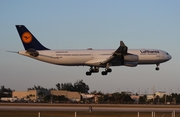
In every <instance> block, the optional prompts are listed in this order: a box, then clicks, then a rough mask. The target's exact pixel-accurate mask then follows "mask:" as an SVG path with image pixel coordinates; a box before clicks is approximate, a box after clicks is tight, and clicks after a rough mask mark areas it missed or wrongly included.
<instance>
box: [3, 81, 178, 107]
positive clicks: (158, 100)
mask: <svg viewBox="0 0 180 117" xmlns="http://www.w3.org/2000/svg"><path fill="white" fill-rule="evenodd" d="M55 86H56V88H50V89H48V88H44V87H42V86H36V85H34V86H33V87H31V88H28V89H27V90H67V91H71V92H79V93H85V94H93V95H95V96H96V97H97V102H98V103H102V104H103V103H104V104H107V103H108V104H134V103H138V104H167V103H168V104H180V94H177V93H172V94H171V95H164V96H163V97H159V96H155V94H154V98H153V99H147V95H143V96H142V95H140V96H139V100H138V101H137V100H133V99H132V98H131V95H130V94H126V93H125V92H121V93H120V92H115V93H112V94H107V93H102V92H101V91H93V92H91V93H89V89H90V88H89V86H88V85H87V84H86V83H85V82H84V81H83V80H77V81H76V82H75V83H74V84H72V83H57V84H56V85H55ZM13 91H15V90H12V89H10V88H5V86H1V87H0V98H1V97H12V92H13ZM38 95H39V97H40V98H41V99H42V100H44V101H45V102H49V101H50V100H51V99H52V98H53V100H55V101H59V102H60V101H68V99H67V98H66V97H64V96H51V95H45V94H44V93H43V92H41V91H40V92H39V93H38ZM135 95H136V96H138V94H135ZM94 98H95V97H92V98H89V99H83V98H82V102H83V103H95V101H94ZM97 102H96V103H97Z"/></svg>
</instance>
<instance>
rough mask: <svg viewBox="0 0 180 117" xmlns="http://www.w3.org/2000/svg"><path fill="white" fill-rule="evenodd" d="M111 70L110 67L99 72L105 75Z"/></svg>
mask: <svg viewBox="0 0 180 117" xmlns="http://www.w3.org/2000/svg"><path fill="white" fill-rule="evenodd" d="M110 72H112V69H111V68H108V69H106V70H105V71H102V72H101V74H102V75H107V74H108V73H110Z"/></svg>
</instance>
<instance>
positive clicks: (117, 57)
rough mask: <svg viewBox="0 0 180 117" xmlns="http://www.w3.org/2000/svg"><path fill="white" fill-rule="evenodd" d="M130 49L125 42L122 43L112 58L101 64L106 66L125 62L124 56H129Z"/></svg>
mask: <svg viewBox="0 0 180 117" xmlns="http://www.w3.org/2000/svg"><path fill="white" fill-rule="evenodd" d="M127 51H128V47H127V46H126V45H125V44H124V42H123V41H120V46H119V48H118V49H117V50H116V51H115V52H114V53H113V54H112V56H110V57H109V58H108V59H106V60H105V61H103V62H102V63H101V64H102V65H106V64H107V63H110V64H113V62H114V61H123V60H124V55H126V54H128V53H127Z"/></svg>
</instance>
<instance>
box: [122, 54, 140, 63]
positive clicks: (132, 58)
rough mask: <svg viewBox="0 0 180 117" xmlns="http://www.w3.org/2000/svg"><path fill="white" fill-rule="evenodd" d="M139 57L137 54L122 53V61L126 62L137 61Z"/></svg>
mask: <svg viewBox="0 0 180 117" xmlns="http://www.w3.org/2000/svg"><path fill="white" fill-rule="evenodd" d="M138 60H139V57H138V56H137V55H134V54H132V55H124V61H127V62H138Z"/></svg>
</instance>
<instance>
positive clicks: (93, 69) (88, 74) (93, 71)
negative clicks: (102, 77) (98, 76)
mask: <svg viewBox="0 0 180 117" xmlns="http://www.w3.org/2000/svg"><path fill="white" fill-rule="evenodd" d="M98 72H99V67H92V66H91V67H90V69H89V71H87V72H86V75H87V76H90V75H91V74H92V73H98Z"/></svg>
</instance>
